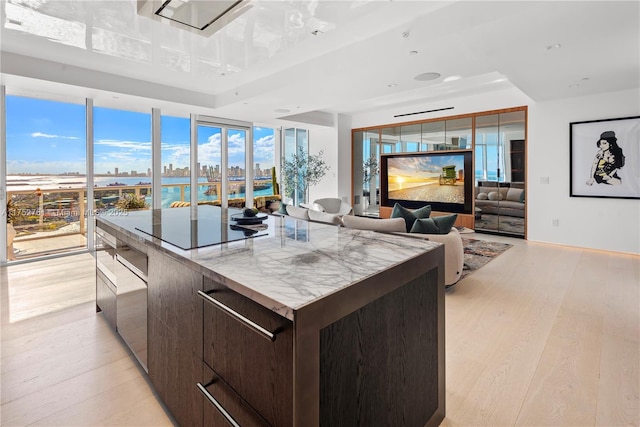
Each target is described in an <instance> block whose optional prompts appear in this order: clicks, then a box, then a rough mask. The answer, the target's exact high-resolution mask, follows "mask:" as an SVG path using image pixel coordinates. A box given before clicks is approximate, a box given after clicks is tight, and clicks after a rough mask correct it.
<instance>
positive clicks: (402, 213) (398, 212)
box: [391, 203, 431, 232]
mask: <svg viewBox="0 0 640 427" xmlns="http://www.w3.org/2000/svg"><path fill="white" fill-rule="evenodd" d="M429 215H431V205H426V206H423V207H421V208H419V209H414V210H413V211H412V210H410V209H407V208H405V207H404V206H402V205H401V204H399V203H396V204H395V205H394V206H393V210H392V211H391V218H404V222H405V223H406V225H407V232H409V231H411V227H413V223H414V222H415V221H416V219H418V218H429Z"/></svg>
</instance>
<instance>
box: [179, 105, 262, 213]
mask: <svg viewBox="0 0 640 427" xmlns="http://www.w3.org/2000/svg"><path fill="white" fill-rule="evenodd" d="M192 129H195V135H192V144H195V153H196V156H194V158H193V159H192V166H193V169H194V171H196V173H194V174H193V175H192V178H191V179H192V183H193V182H194V181H196V182H197V183H196V184H195V186H196V187H197V192H196V193H195V194H194V195H193V196H192V198H191V202H192V203H195V202H197V203H205V204H212V205H218V206H224V207H226V206H233V207H244V206H245V205H246V204H250V205H252V204H253V169H252V168H251V166H250V165H251V162H252V159H253V156H252V151H250V150H247V146H248V141H251V138H252V135H253V133H252V130H251V124H250V123H246V122H238V121H231V120H223V119H217V118H213V117H205V116H192ZM194 162H195V165H194Z"/></svg>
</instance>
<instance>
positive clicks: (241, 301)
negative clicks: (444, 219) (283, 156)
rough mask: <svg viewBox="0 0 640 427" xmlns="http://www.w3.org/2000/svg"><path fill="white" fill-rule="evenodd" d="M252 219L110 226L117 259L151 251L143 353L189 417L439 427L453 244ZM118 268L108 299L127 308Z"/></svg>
mask: <svg viewBox="0 0 640 427" xmlns="http://www.w3.org/2000/svg"><path fill="white" fill-rule="evenodd" d="M240 212H241V211H239V210H231V209H230V210H226V209H221V208H218V207H212V206H197V207H187V208H174V209H161V210H146V211H137V212H128V213H126V215H111V216H110V215H103V216H100V217H98V218H97V227H98V235H99V236H102V237H103V238H105V239H107V240H109V241H113V242H114V243H115V245H114V248H115V252H116V257H115V258H116V259H118V257H117V253H118V252H119V251H121V250H122V249H121V248H129V249H131V250H133V251H135V252H136V253H137V254H144V255H146V259H147V269H146V271H147V275H146V277H144V279H145V281H146V284H147V289H146V291H147V295H146V298H145V299H144V302H140V301H142V300H141V299H138V300H137V301H139V302H138V304H146V325H139V326H145V328H144V329H145V333H144V336H145V338H146V339H144V338H143V339H138V341H144V343H145V344H146V348H138V349H133V348H132V351H133V352H134V354H135V355H136V357H138V359H139V360H144V361H145V362H146V363H142V362H141V364H142V365H143V367H146V368H147V369H148V375H149V379H150V381H151V383H152V384H153V386H154V388H155V389H156V391H157V392H158V395H159V396H160V397H161V399H162V400H163V402H164V403H165V405H166V406H167V408H168V409H169V411H170V412H171V414H172V415H173V416H174V418H175V419H176V421H177V422H178V423H179V424H180V425H183V426H186V425H197V426H203V425H204V426H217V425H221V426H226V425H240V426H253V425H258V426H267V425H271V426H278V427H279V426H305V427H306V426H331V427H334V426H350V427H351V426H358V425H360V426H424V425H438V424H439V423H440V422H441V421H442V419H443V418H444V411H445V390H444V384H445V383H444V381H445V378H444V362H445V360H444V265H443V264H444V249H443V247H442V245H440V244H438V243H435V242H428V241H424V240H421V239H409V238H406V237H402V236H396V235H391V234H382V233H376V232H370V231H356V230H349V229H345V228H341V227H336V226H333V225H327V224H320V223H313V222H307V221H300V220H295V219H293V218H291V217H280V216H271V215H269V216H266V217H265V219H264V221H263V222H262V223H261V224H256V225H250V226H249V227H250V228H238V227H237V222H236V221H235V219H237V215H238V214H239V213H240ZM107 249H108V248H107ZM100 251H101V250H100V249H99V250H98V251H97V253H98V256H97V259H98V260H101V259H103V260H104V259H105V257H104V254H102V255H100ZM125 253H126V252H125ZM107 255H108V254H107ZM106 259H107V260H109V259H110V258H109V256H107V257H106ZM108 262H109V261H105V262H99V263H98V276H99V278H98V284H97V287H98V289H97V296H99V295H110V294H109V293H108V292H107V291H109V289H111V291H112V292H113V295H114V296H115V299H116V300H119V299H120V296H121V293H119V289H118V288H119V283H117V282H118V279H117V277H116V278H115V279H114V280H108V279H109V278H108V277H107V278H106V279H105V275H102V276H100V274H101V273H100V270H101V266H103V265H106V264H108ZM134 272H135V271H134ZM114 281H115V282H116V283H113V282H114ZM102 282H108V283H107V285H108V286H105V285H104V284H103V283H102ZM106 292H107V293H106ZM108 300H109V299H106V300H105V298H97V304H98V309H99V310H102V311H103V312H105V317H106V318H115V319H118V320H119V316H120V312H119V309H118V307H119V305H118V304H111V303H107V302H103V301H108ZM129 300H131V298H129ZM101 303H102V305H101ZM103 306H104V307H103ZM112 324H114V325H118V321H115V322H112ZM140 329H143V328H140ZM118 330H120V327H118ZM130 341H131V340H127V339H125V342H127V344H129V345H130V347H131V344H130ZM234 423H235V424H234Z"/></svg>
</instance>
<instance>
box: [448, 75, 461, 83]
mask: <svg viewBox="0 0 640 427" xmlns="http://www.w3.org/2000/svg"><path fill="white" fill-rule="evenodd" d="M461 78H462V76H449V77H447V78H446V79H444V80H443V82H455V81H456V80H460V79H461Z"/></svg>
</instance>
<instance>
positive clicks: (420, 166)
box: [380, 151, 474, 214]
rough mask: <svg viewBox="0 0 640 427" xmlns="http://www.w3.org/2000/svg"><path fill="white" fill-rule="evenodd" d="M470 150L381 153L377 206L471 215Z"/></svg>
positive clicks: (471, 180)
mask: <svg viewBox="0 0 640 427" xmlns="http://www.w3.org/2000/svg"><path fill="white" fill-rule="evenodd" d="M472 161H473V156H472V152H471V151H433V152H428V153H396V154H383V155H382V156H381V158H380V205H381V206H394V205H395V204H396V203H399V204H400V205H402V206H404V207H406V208H409V209H417V208H420V207H422V206H425V205H431V209H432V210H433V211H440V212H454V213H466V214H470V213H472V211H471V208H472V204H473V179H474V178H473V170H472Z"/></svg>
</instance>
